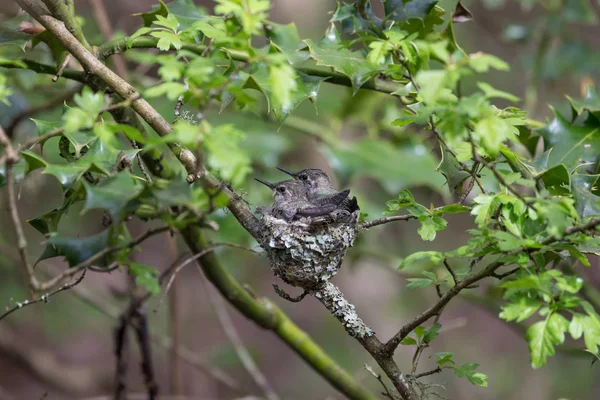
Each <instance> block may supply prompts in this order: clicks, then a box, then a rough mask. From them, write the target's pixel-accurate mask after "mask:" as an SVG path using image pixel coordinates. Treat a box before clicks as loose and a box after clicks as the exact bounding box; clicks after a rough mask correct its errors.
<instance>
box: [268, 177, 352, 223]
mask: <svg viewBox="0 0 600 400" xmlns="http://www.w3.org/2000/svg"><path fill="white" fill-rule="evenodd" d="M277 169H278V170H280V171H282V172H285V173H286V174H288V175H290V176H291V177H293V178H294V180H295V181H297V182H300V183H301V184H302V186H304V188H305V189H306V195H307V198H308V201H310V202H312V203H313V204H317V205H323V204H328V203H329V202H330V198H331V196H333V195H335V193H338V191H337V190H336V189H335V188H334V187H333V185H332V184H331V181H330V180H329V176H327V174H326V173H325V172H323V171H322V170H320V169H318V168H306V169H303V170H301V171H299V172H292V171H288V170H287V169H283V168H279V167H277ZM339 209H341V210H345V211H348V212H349V213H353V212H354V211H356V210H360V207H359V206H358V202H357V201H356V197H352V198H351V199H349V198H346V199H344V201H342V202H341V203H340V204H339Z"/></svg>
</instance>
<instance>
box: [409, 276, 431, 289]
mask: <svg viewBox="0 0 600 400" xmlns="http://www.w3.org/2000/svg"><path fill="white" fill-rule="evenodd" d="M407 281H409V282H410V283H409V284H408V285H406V288H407V289H409V290H410V289H417V288H421V289H422V288H426V287H428V286H431V284H432V283H433V281H432V280H431V279H428V278H408V279H407Z"/></svg>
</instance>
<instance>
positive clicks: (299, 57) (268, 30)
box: [265, 22, 309, 65]
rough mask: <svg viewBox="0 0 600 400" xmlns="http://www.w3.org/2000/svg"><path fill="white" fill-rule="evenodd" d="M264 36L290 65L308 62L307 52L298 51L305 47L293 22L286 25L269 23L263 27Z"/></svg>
mask: <svg viewBox="0 0 600 400" xmlns="http://www.w3.org/2000/svg"><path fill="white" fill-rule="evenodd" d="M265 35H266V36H267V38H268V39H270V40H271V42H272V43H274V44H275V46H277V48H278V49H279V50H281V52H282V53H283V54H285V56H286V57H287V60H288V61H289V63H290V64H292V65H295V64H298V63H302V62H304V61H306V60H308V57H309V54H308V52H307V51H300V50H301V49H303V48H305V47H306V46H305V45H304V43H302V41H301V40H300V35H299V34H298V29H297V28H296V25H295V24H294V23H293V22H291V23H289V24H286V25H282V24H276V23H274V22H269V23H268V24H266V25H265Z"/></svg>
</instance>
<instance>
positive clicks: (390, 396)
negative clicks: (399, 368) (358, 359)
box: [365, 364, 396, 400]
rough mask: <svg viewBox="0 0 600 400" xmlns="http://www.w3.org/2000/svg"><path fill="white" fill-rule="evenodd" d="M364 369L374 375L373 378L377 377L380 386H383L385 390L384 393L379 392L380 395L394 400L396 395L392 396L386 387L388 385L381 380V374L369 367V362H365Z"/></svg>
mask: <svg viewBox="0 0 600 400" xmlns="http://www.w3.org/2000/svg"><path fill="white" fill-rule="evenodd" d="M365 369H366V370H367V371H368V372H369V373H370V374H371V375H373V376H374V377H375V379H377V380H378V381H379V383H380V384H381V386H383V390H385V393H381V394H382V395H384V396H385V397H387V398H388V399H390V400H396V396H394V395H393V394H392V393H391V392H390V390H389V389H388V387H387V386H386V384H385V382H384V381H383V378H382V377H381V374H378V373H376V372H375V371H374V370H373V368H371V366H370V365H369V364H365Z"/></svg>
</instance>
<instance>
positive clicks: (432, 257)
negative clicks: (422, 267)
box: [398, 251, 444, 269]
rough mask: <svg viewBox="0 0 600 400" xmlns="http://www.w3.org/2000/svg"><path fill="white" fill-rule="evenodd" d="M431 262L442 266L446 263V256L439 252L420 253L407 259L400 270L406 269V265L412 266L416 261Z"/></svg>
mask: <svg viewBox="0 0 600 400" xmlns="http://www.w3.org/2000/svg"><path fill="white" fill-rule="evenodd" d="M421 260H429V262H431V263H432V264H441V263H442V262H443V261H444V255H443V254H442V253H440V252H439V251H418V252H416V253H413V254H411V255H409V256H408V257H406V258H405V259H404V260H403V261H402V263H401V264H400V266H399V267H398V269H402V268H404V267H405V266H406V265H409V264H412V263H414V262H415V261H421Z"/></svg>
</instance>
